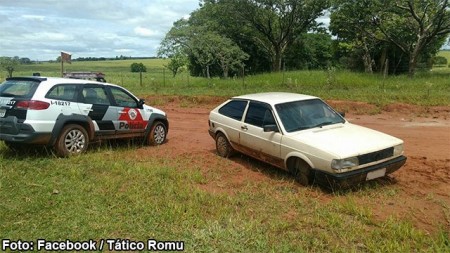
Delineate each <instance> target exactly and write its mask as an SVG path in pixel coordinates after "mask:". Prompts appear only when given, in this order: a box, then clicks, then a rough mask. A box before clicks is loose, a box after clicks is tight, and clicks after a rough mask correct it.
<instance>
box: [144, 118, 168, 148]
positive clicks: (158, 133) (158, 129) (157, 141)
mask: <svg viewBox="0 0 450 253" xmlns="http://www.w3.org/2000/svg"><path fill="white" fill-rule="evenodd" d="M166 137H167V127H166V125H165V124H164V123H162V122H161V121H156V122H155V123H153V125H152V128H151V129H150V133H149V134H148V136H147V143H148V144H149V145H151V146H158V145H161V144H163V143H164V142H165V141H166Z"/></svg>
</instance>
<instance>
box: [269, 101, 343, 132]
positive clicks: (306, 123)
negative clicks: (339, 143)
mask: <svg viewBox="0 0 450 253" xmlns="http://www.w3.org/2000/svg"><path fill="white" fill-rule="evenodd" d="M275 109H276V111H277V113H278V116H279V117H280V120H281V122H282V123H283V126H284V129H285V130H286V131H287V132H289V133H290V132H295V131H299V130H305V129H309V128H315V127H323V126H326V125H332V124H339V123H345V119H344V118H342V116H341V115H340V114H339V113H337V112H335V111H334V110H333V109H331V108H330V107H329V106H328V105H327V104H325V103H324V102H323V101H322V100H320V99H310V100H301V101H294V102H288V103H283V104H277V105H275Z"/></svg>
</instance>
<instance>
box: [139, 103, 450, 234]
mask: <svg viewBox="0 0 450 253" xmlns="http://www.w3.org/2000/svg"><path fill="white" fill-rule="evenodd" d="M224 100H225V98H218V97H195V98H186V97H163V98H161V97H158V98H156V97H155V98H148V99H147V101H148V103H149V104H152V101H154V102H157V105H156V106H157V107H159V108H162V109H163V110H165V111H166V112H167V114H168V117H169V120H170V131H169V138H168V143H167V144H165V145H162V146H161V147H160V148H158V149H157V151H156V152H158V153H160V154H161V155H163V156H165V157H169V158H173V159H176V158H177V157H179V156H183V157H186V156H188V157H192V158H193V159H192V160H193V163H195V165H196V166H198V167H199V168H200V169H201V170H203V171H205V173H206V172H211V171H212V170H215V169H218V168H221V167H223V166H227V167H232V168H228V169H229V171H228V172H227V173H228V176H227V177H221V182H214V183H210V184H207V185H202V186H200V187H202V189H204V190H206V191H211V192H221V193H230V194H232V192H233V191H231V190H230V187H228V186H232V187H237V188H239V187H240V186H242V185H243V182H248V181H249V180H254V181H263V180H271V178H270V173H262V172H260V171H255V170H252V168H253V167H255V166H253V165H254V164H252V163H258V162H257V161H254V160H252V159H242V158H240V157H237V158H232V159H231V160H230V163H229V164H228V163H227V164H223V162H221V160H220V159H219V158H218V157H217V156H216V155H215V143H214V141H213V139H212V138H211V137H210V136H209V135H208V114H209V111H210V110H211V109H212V108H214V107H215V106H217V105H219V104H220V103H222V102H223V101H224ZM328 102H329V103H330V104H331V105H332V106H334V107H335V108H337V109H338V110H344V111H346V118H347V119H348V120H349V121H350V122H352V123H355V124H358V125H362V126H366V127H369V128H372V129H376V130H379V131H382V132H385V133H387V134H390V135H393V136H396V137H398V138H401V139H403V140H404V141H405V155H406V156H407V157H408V160H407V162H406V164H405V166H404V167H402V168H401V169H400V170H398V171H397V172H395V173H393V174H392V175H390V176H389V178H388V179H384V180H382V181H381V182H382V183H385V185H383V186H382V187H386V188H387V189H383V190H385V191H387V192H388V191H389V190H392V192H393V193H392V197H389V196H386V194H385V195H383V196H380V197H379V198H380V199H379V201H378V200H377V201H373V200H370V199H368V198H367V197H366V198H365V197H360V198H359V197H356V198H357V201H358V202H359V203H360V204H364V205H368V206H369V207H371V210H372V212H373V215H374V217H375V218H376V219H380V220H385V219H386V218H387V217H392V216H393V217H396V218H399V219H402V218H405V219H408V220H412V221H413V222H414V226H416V227H418V228H420V229H423V230H425V231H428V232H430V233H434V232H436V230H437V229H438V228H439V227H441V228H442V229H444V230H448V231H450V107H448V106H439V107H421V106H413V105H405V104H393V105H388V106H385V107H384V108H382V109H381V113H377V114H373V112H374V111H375V110H373V109H374V108H373V105H370V104H365V103H360V102H347V101H328ZM194 158H195V159H194ZM267 167H268V169H269V170H270V169H272V170H273V169H274V168H273V167H271V166H269V165H267ZM222 169H224V168H222ZM224 180H225V181H224ZM227 180H228V182H227ZM221 185H222V186H223V185H226V186H227V187H221ZM298 187H302V186H300V185H299V186H298ZM316 188H318V187H316ZM311 191H312V192H311V194H312V196H314V197H317V199H319V200H322V201H324V202H327V201H330V200H332V199H334V198H345V197H346V196H344V197H341V196H340V197H337V196H335V195H333V194H330V193H327V192H325V191H322V190H321V189H319V188H318V189H315V188H313V189H312V190H311ZM353 197H355V196H353Z"/></svg>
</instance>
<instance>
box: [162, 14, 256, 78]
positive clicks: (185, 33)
mask: <svg viewBox="0 0 450 253" xmlns="http://www.w3.org/2000/svg"><path fill="white" fill-rule="evenodd" d="M193 20H194V21H196V19H193ZM192 23H194V24H192ZM158 54H159V55H160V56H168V57H169V58H171V56H174V55H176V54H184V55H187V56H188V58H189V59H190V60H191V61H193V62H192V63H193V64H191V65H195V64H198V65H199V66H200V67H201V70H202V73H203V75H204V76H206V77H207V78H210V77H211V68H212V67H213V66H214V65H218V66H219V67H220V68H221V70H222V74H223V76H224V77H228V75H229V71H230V69H234V68H235V66H242V65H243V62H242V61H244V60H246V59H247V58H248V55H247V54H245V53H244V52H243V51H242V50H241V49H240V48H239V47H238V46H237V45H236V43H234V42H233V41H232V40H231V39H229V38H227V37H225V36H222V35H220V34H218V33H217V32H214V31H211V30H210V29H209V27H207V26H205V25H204V24H201V25H195V22H190V20H184V19H181V20H178V21H177V22H175V23H174V26H173V27H172V29H171V30H170V31H169V32H168V33H167V34H166V37H165V38H164V40H163V41H162V43H161V46H160V48H159V50H158Z"/></svg>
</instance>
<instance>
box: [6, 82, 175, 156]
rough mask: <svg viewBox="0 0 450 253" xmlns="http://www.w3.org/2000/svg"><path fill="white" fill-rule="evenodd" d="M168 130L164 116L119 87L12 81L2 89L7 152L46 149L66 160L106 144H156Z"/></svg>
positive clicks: (94, 84) (92, 83)
mask: <svg viewBox="0 0 450 253" xmlns="http://www.w3.org/2000/svg"><path fill="white" fill-rule="evenodd" d="M168 129H169V122H168V120H167V116H166V114H165V113H164V112H163V111H161V110H159V109H156V108H153V107H150V106H147V105H145V104H144V101H143V100H141V99H138V98H137V97H136V96H134V95H133V94H132V93H130V92H129V91H128V90H126V89H124V88H122V87H120V86H118V85H114V84H109V83H102V82H95V81H88V80H79V79H68V78H55V77H13V78H7V79H6V81H5V82H3V83H2V84H1V85H0V140H3V141H4V142H5V144H6V145H7V146H8V147H10V148H14V149H20V148H21V147H22V146H23V145H28V144H39V145H46V146H50V147H54V149H55V151H56V154H57V155H58V156H63V157H64V156H68V155H70V154H77V153H81V152H83V151H85V150H86V149H87V147H88V144H89V143H90V142H93V141H99V140H104V139H118V138H136V137H138V138H143V140H144V143H146V144H149V145H160V144H162V143H164V141H165V140H166V137H167V133H168Z"/></svg>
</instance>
